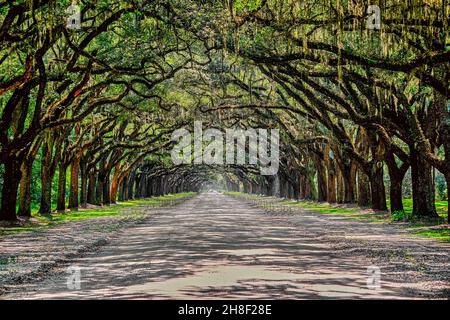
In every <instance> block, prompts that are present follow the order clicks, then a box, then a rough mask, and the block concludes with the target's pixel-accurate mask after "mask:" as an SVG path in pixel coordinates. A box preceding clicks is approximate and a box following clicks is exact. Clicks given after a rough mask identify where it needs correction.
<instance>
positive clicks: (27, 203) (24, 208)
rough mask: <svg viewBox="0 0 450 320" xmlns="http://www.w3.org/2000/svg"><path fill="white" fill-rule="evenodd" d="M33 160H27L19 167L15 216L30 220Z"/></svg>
mask: <svg viewBox="0 0 450 320" xmlns="http://www.w3.org/2000/svg"><path fill="white" fill-rule="evenodd" d="M32 169H33V160H30V159H27V160H26V161H24V163H23V164H22V166H21V169H20V171H21V173H22V175H21V178H20V191H19V210H18V212H17V214H18V215H19V216H21V217H24V218H31V174H32Z"/></svg>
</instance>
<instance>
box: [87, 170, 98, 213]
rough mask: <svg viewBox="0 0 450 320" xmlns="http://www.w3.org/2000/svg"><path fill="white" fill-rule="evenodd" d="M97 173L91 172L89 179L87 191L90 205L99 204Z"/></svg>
mask: <svg viewBox="0 0 450 320" xmlns="http://www.w3.org/2000/svg"><path fill="white" fill-rule="evenodd" d="M96 178H97V177H96V174H95V172H90V173H89V177H88V181H89V183H88V191H87V203H89V204H94V205H95V204H97V197H96V194H95V192H96V186H97V179H96Z"/></svg>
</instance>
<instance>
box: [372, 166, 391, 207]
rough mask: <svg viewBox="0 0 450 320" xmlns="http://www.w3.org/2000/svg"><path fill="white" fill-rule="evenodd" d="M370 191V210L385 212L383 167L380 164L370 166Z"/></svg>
mask: <svg viewBox="0 0 450 320" xmlns="http://www.w3.org/2000/svg"><path fill="white" fill-rule="evenodd" d="M370 191H371V196H372V209H374V210H387V203H386V189H385V187H384V177H383V165H382V163H381V162H379V163H376V164H374V165H373V166H372V176H371V179H370Z"/></svg>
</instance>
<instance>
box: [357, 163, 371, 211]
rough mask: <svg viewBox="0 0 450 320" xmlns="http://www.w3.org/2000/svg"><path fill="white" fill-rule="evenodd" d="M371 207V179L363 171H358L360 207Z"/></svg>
mask: <svg viewBox="0 0 450 320" xmlns="http://www.w3.org/2000/svg"><path fill="white" fill-rule="evenodd" d="M370 205H371V203H370V185H369V178H368V177H367V175H366V174H365V173H364V172H363V171H361V170H358V206H360V207H368V206H370Z"/></svg>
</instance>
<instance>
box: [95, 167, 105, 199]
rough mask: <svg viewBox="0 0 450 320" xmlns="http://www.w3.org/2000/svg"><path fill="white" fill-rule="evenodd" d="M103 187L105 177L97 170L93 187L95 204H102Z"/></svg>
mask: <svg viewBox="0 0 450 320" xmlns="http://www.w3.org/2000/svg"><path fill="white" fill-rule="evenodd" d="M104 188H105V178H104V176H103V174H102V173H100V172H99V174H98V176H97V184H96V188H95V204H96V205H99V206H101V205H103V194H104V192H103V189H104Z"/></svg>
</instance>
